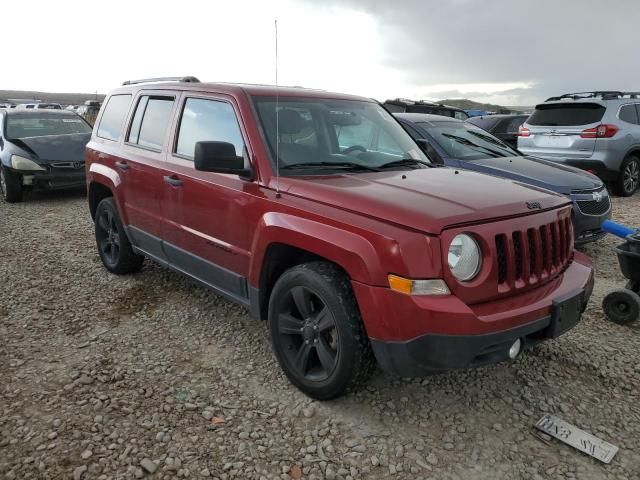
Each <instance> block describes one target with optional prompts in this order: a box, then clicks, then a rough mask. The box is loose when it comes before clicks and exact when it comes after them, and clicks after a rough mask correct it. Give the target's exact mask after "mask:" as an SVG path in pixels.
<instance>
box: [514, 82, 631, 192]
mask: <svg viewBox="0 0 640 480" xmlns="http://www.w3.org/2000/svg"><path fill="white" fill-rule="evenodd" d="M518 150H520V151H521V152H522V153H523V154H526V155H535V156H537V157H543V158H547V159H549V160H553V161H556V162H561V163H566V164H568V165H573V166H575V167H579V168H582V169H584V170H587V171H589V172H591V173H594V174H596V175H598V176H599V177H600V178H602V179H603V180H605V181H606V182H609V183H610V184H611V186H612V190H613V192H614V193H616V194H617V195H621V196H625V197H628V196H630V195H633V194H634V193H635V192H636V191H637V190H638V186H639V185H640V93H636V92H616V91H598V92H580V93H568V94H565V95H561V96H559V97H551V98H549V99H547V101H545V102H544V103H541V104H540V105H537V106H536V109H535V111H534V112H533V114H532V115H531V117H529V119H528V120H527V121H526V122H525V123H524V124H523V125H522V126H521V127H520V133H519V137H518Z"/></svg>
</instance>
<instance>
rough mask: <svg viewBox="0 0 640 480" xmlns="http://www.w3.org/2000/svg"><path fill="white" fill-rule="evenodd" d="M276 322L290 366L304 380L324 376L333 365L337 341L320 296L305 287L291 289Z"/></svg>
mask: <svg viewBox="0 0 640 480" xmlns="http://www.w3.org/2000/svg"><path fill="white" fill-rule="evenodd" d="M277 322H278V334H279V335H280V342H281V344H282V345H283V346H284V347H285V348H284V352H285V358H286V360H285V361H286V362H287V363H288V364H290V365H291V368H292V369H294V370H296V371H297V372H298V373H299V375H300V376H302V377H304V378H305V379H307V380H311V381H319V380H325V379H327V378H328V377H329V376H330V375H331V373H332V372H333V371H334V369H335V368H336V363H337V359H338V355H339V354H340V350H339V349H340V342H339V340H338V332H337V330H336V326H335V319H334V318H333V315H332V313H331V312H330V311H329V309H328V308H327V306H326V304H325V303H324V302H323V301H322V299H321V298H320V296H319V295H318V294H317V293H316V292H314V291H312V290H310V289H309V288H307V287H301V286H300V287H294V288H292V289H291V290H290V291H289V294H288V299H287V301H286V302H285V303H284V305H283V311H281V313H279V315H278V319H277Z"/></svg>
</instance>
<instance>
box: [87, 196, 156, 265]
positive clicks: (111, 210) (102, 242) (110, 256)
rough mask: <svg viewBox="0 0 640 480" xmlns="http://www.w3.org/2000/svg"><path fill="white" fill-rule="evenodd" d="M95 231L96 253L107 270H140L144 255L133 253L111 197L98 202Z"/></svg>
mask: <svg viewBox="0 0 640 480" xmlns="http://www.w3.org/2000/svg"><path fill="white" fill-rule="evenodd" d="M95 233H96V244H97V245H98V253H99V255H100V259H101V260H102V263H103V264H104V266H105V267H106V268H107V270H109V271H110V272H112V273H117V274H119V275H122V274H125V273H133V272H137V271H138V270H140V268H141V267H142V262H143V261H144V257H143V256H142V255H138V254H136V253H134V251H133V248H132V246H131V242H130V241H129V238H128V237H127V233H126V232H125V230H124V227H123V225H122V221H121V220H120V215H118V209H117V208H116V204H115V202H114V200H113V197H108V198H105V199H103V200H102V201H101V202H100V203H99V204H98V208H96V217H95Z"/></svg>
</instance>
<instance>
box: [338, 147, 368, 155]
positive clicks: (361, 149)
mask: <svg viewBox="0 0 640 480" xmlns="http://www.w3.org/2000/svg"><path fill="white" fill-rule="evenodd" d="M358 150H360V151H361V152H366V151H367V149H366V148H364V147H363V146H362V145H351V146H350V147H347V148H345V149H344V150H343V151H342V153H343V154H345V155H349V154H350V153H353V152H356V151H358Z"/></svg>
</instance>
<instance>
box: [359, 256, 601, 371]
mask: <svg viewBox="0 0 640 480" xmlns="http://www.w3.org/2000/svg"><path fill="white" fill-rule="evenodd" d="M575 255H576V258H577V259H578V260H579V261H576V260H574V262H572V264H571V265H570V266H569V268H568V269H567V270H566V271H565V272H564V274H563V275H561V276H560V277H558V278H556V279H554V280H553V281H552V282H550V283H549V284H547V285H543V286H541V287H538V288H536V289H534V290H531V291H529V292H526V293H524V294H520V295H516V296H512V297H507V298H506V299H502V300H498V301H493V302H488V303H485V304H482V305H477V306H467V305H465V304H464V303H463V302H461V301H460V300H459V299H457V298H456V297H454V296H452V295H448V296H444V297H440V298H439V299H438V298H436V297H431V298H427V297H422V298H418V297H408V296H403V297H404V302H408V303H406V304H403V303H404V302H402V303H401V302H400V300H401V299H400V298H399V297H395V295H396V294H393V292H392V295H393V296H394V299H393V302H392V304H389V305H387V302H386V301H385V299H383V298H381V297H380V295H378V299H379V300H382V301H381V302H377V304H376V305H374V306H373V310H369V308H370V307H371V306H370V305H368V304H367V302H366V299H365V302H364V308H363V303H362V302H361V298H360V297H362V295H361V294H362V293H363V292H362V289H361V288H360V285H358V284H355V285H354V291H355V292H356V296H357V297H358V302H359V304H360V306H361V311H362V316H363V319H364V322H365V327H366V328H367V333H368V334H369V337H370V340H371V345H372V348H373V351H374V354H375V356H376V359H377V360H378V363H379V364H380V366H381V368H382V369H383V370H385V371H387V372H388V373H391V374H395V375H398V376H404V377H413V376H424V375H428V374H431V373H435V372H441V371H445V370H450V369H457V368H467V367H475V366H480V365H486V364H489V363H495V362H500V361H503V360H506V359H508V358H509V356H508V351H509V348H510V347H511V346H512V345H513V343H514V342H515V341H516V340H517V339H521V340H522V341H523V343H524V345H525V347H526V346H530V345H532V344H535V343H538V342H541V341H544V340H547V339H549V338H554V337H556V336H558V335H560V334H562V333H564V332H566V331H567V330H569V329H571V328H573V326H575V325H576V324H577V323H578V322H579V321H580V318H581V314H582V312H583V311H584V308H585V307H586V304H587V302H588V300H589V297H590V296H591V292H592V291H593V281H594V279H593V270H592V268H591V264H590V262H589V260H588V258H587V257H585V256H584V255H581V254H580V253H576V254H575ZM397 295H400V294H397ZM389 299H390V297H387V299H386V300H389ZM567 299H571V302H573V303H571V302H569V303H566V300H567ZM416 300H417V301H416ZM560 300H562V302H563V303H562V304H561V305H562V307H563V308H564V310H565V313H564V314H559V313H558V311H559V310H561V308H560V307H558V305H560V304H559V303H558V302H559V301H560ZM411 304H413V305H411ZM567 305H569V306H570V308H567ZM376 309H377V310H376ZM376 314H377V315H378V317H377V319H378V320H382V322H381V323H382V324H381V323H376V319H375V318H374V316H375V315H376ZM380 315H389V318H387V319H381V317H380ZM384 320H386V321H384ZM560 324H562V325H563V328H562V329H558V325H560ZM394 327H395V328H394ZM402 330H404V331H405V336H404V338H402V337H403V332H402Z"/></svg>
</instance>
